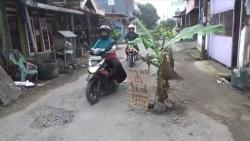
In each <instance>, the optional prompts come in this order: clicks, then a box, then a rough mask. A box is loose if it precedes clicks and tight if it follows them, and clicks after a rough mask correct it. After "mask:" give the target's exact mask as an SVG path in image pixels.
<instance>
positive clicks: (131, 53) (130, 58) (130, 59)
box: [127, 44, 139, 68]
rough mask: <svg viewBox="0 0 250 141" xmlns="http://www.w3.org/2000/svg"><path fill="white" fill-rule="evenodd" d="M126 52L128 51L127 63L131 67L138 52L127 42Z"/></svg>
mask: <svg viewBox="0 0 250 141" xmlns="http://www.w3.org/2000/svg"><path fill="white" fill-rule="evenodd" d="M127 53H128V65H129V67H131V68H132V67H133V66H134V64H135V61H136V60H137V59H138V54H139V52H138V50H136V49H135V48H134V47H133V46H132V45H130V44H128V48H127Z"/></svg>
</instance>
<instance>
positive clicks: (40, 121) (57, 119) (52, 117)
mask: <svg viewBox="0 0 250 141" xmlns="http://www.w3.org/2000/svg"><path fill="white" fill-rule="evenodd" d="M37 110H38V109H37ZM32 115H35V116H36V117H35V119H34V121H33V123H32V124H31V127H32V128H39V129H43V128H48V127H53V126H58V125H65V124H70V123H72V121H73V118H74V112H73V111H67V110H65V109H61V108H54V107H49V106H45V107H42V108H40V110H38V111H36V112H34V113H32Z"/></svg>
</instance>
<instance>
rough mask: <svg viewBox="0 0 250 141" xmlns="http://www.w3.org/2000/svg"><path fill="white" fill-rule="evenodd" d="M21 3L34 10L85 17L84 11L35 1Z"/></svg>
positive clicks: (29, 0) (23, 0) (26, 0)
mask: <svg viewBox="0 0 250 141" xmlns="http://www.w3.org/2000/svg"><path fill="white" fill-rule="evenodd" d="M21 2H22V3H23V4H25V5H27V6H29V7H33V8H41V9H46V10H52V11H59V12H64V13H73V14H79V15H84V12H83V11H79V10H74V9H69V8H63V7H57V6H52V5H48V4H43V3H39V2H35V1H34V0H21Z"/></svg>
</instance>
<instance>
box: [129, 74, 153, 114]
mask: <svg viewBox="0 0 250 141" xmlns="http://www.w3.org/2000/svg"><path fill="white" fill-rule="evenodd" d="M129 73H130V75H129V76H130V92H129V96H130V98H129V105H130V106H131V107H133V108H135V109H138V110H145V111H147V110H148V86H147V82H146V80H147V77H148V75H149V73H148V71H146V70H130V72H129Z"/></svg>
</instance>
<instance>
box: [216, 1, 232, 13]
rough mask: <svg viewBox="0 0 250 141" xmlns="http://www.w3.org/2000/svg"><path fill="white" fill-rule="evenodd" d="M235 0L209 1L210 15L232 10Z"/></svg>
mask: <svg viewBox="0 0 250 141" xmlns="http://www.w3.org/2000/svg"><path fill="white" fill-rule="evenodd" d="M234 2H235V0H211V14H217V13H221V12H225V11H229V10H232V9H234Z"/></svg>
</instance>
